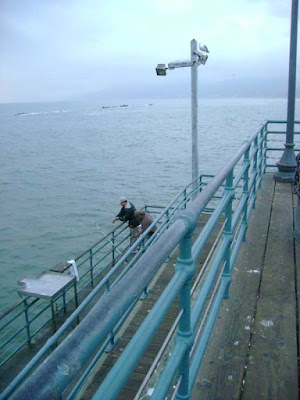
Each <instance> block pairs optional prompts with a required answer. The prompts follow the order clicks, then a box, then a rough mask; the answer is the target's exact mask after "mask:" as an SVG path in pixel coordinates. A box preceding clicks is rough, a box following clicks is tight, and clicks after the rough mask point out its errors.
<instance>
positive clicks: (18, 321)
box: [0, 175, 211, 366]
mask: <svg viewBox="0 0 300 400" xmlns="http://www.w3.org/2000/svg"><path fill="white" fill-rule="evenodd" d="M210 178H211V176H206V175H202V176H200V177H199V178H198V186H197V190H199V191H200V190H202V188H203V187H204V186H205V185H207V182H208V181H209V179H210ZM193 193H194V192H193V187H192V183H190V184H188V185H187V186H186V187H185V188H184V189H183V190H182V191H181V192H180V193H178V195H177V196H176V197H175V198H174V199H173V200H172V201H171V202H170V204H169V205H168V206H167V207H166V208H163V210H162V211H160V212H159V216H158V217H157V218H156V219H155V221H154V224H156V225H157V226H158V229H157V231H156V232H155V234H154V235H153V236H152V237H151V238H150V239H149V240H146V239H145V238H146V236H147V233H148V231H147V232H145V233H144V234H143V235H142V236H141V237H140V238H139V240H138V241H137V242H136V243H135V244H134V246H133V247H132V249H131V251H128V249H129V247H130V245H129V237H130V235H129V232H128V231H129V229H128V227H127V224H121V225H119V226H118V227H117V228H115V229H114V230H112V231H111V232H109V233H108V234H107V235H106V237H104V238H103V239H101V240H99V241H98V242H96V243H95V244H94V245H93V246H92V247H91V248H89V249H88V250H86V251H85V252H83V253H82V254H81V255H79V256H78V257H76V258H75V261H76V263H77V266H78V271H79V275H80V281H79V284H78V285H77V287H78V293H79V294H80V293H82V292H83V291H84V290H85V289H87V287H89V286H90V287H91V288H93V287H94V284H95V282H97V283H98V282H99V277H100V278H102V279H101V282H100V283H98V284H97V286H96V288H95V289H94V290H93V293H91V295H90V296H89V297H88V298H87V299H86V300H85V301H84V302H83V303H82V305H81V307H80V308H78V309H77V310H76V313H74V314H73V315H72V317H71V318H69V320H68V323H67V325H65V326H64V327H63V329H62V332H60V333H58V334H57V335H55V337H54V338H55V339H54V338H53V343H52V345H51V347H53V346H54V345H56V344H57V342H58V340H59V339H60V338H61V337H62V335H63V334H64V333H65V332H66V330H67V328H69V326H71V324H72V323H73V322H74V321H75V319H77V318H78V317H79V316H81V315H82V312H83V311H84V310H85V309H86V307H87V306H88V305H89V304H90V302H91V301H92V300H93V299H94V297H95V296H96V295H99V294H102V295H103V294H105V291H107V290H110V289H111V288H112V287H113V286H114V285H115V284H116V283H117V282H118V280H120V279H121V278H122V276H124V275H125V274H126V272H127V271H128V270H129V269H130V268H131V266H132V265H133V264H134V262H135V261H136V260H137V259H138V258H139V257H140V256H141V254H142V253H144V252H145V251H146V249H147V248H148V247H149V246H150V245H151V244H153V243H154V242H155V240H157V238H158V237H159V236H160V235H161V234H162V233H163V232H164V231H165V230H166V229H167V228H168V227H169V226H170V224H172V221H173V220H174V218H175V215H176V214H177V213H178V212H179V211H180V210H182V209H184V208H185V207H186V204H187V202H188V201H189V200H190V198H191V196H192V195H193ZM146 210H147V211H150V212H151V213H152V214H156V213H157V211H156V210H159V208H158V207H157V206H146ZM149 229H151V228H149ZM140 245H141V249H140V250H139V252H138V254H136V255H134V257H133V258H132V251H133V250H135V249H136V248H137V247H138V246H140ZM121 246H122V247H121ZM119 249H121V250H122V252H120V250H119ZM116 253H117V254H116ZM120 254H121V255H122V257H121V255H120ZM120 258H121V259H120ZM58 267H60V268H62V269H63V271H64V272H68V270H69V268H70V264H68V263H60V264H58ZM58 267H57V266H55V267H54V268H53V269H52V270H54V271H57V268H58ZM121 270H122V271H121ZM120 271H121V272H120ZM97 279H98V280H97ZM69 304H70V305H72V306H73V307H74V295H73V291H72V289H70V290H68V291H67V293H63V294H62V295H61V296H60V297H59V298H57V299H56V300H55V309H56V314H57V315H61V314H62V313H63V312H64V313H65V311H66V306H68V305H69ZM50 321H51V313H50V305H49V302H48V301H45V300H41V299H32V298H30V297H27V298H25V299H24V300H22V301H20V302H19V303H18V304H16V305H15V306H13V307H11V308H10V309H9V310H8V311H7V312H5V313H4V314H2V316H0V343H1V345H0V352H2V353H1V355H0V360H1V365H0V366H2V365H4V364H5V363H6V362H7V361H8V360H9V359H10V358H11V357H13V356H14V355H15V354H16V353H17V352H18V351H19V350H20V349H21V348H23V347H24V345H26V344H29V345H30V343H31V341H32V339H33V338H34V337H35V336H36V335H37V334H38V333H40V332H41V331H42V329H43V328H45V327H48V326H49V322H50ZM47 334H48V335H49V334H51V332H49V329H48V331H47Z"/></svg>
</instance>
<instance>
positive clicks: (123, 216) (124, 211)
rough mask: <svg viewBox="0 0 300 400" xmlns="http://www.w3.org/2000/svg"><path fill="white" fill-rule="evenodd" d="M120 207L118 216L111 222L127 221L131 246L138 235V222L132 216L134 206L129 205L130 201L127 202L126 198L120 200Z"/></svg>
mask: <svg viewBox="0 0 300 400" xmlns="http://www.w3.org/2000/svg"><path fill="white" fill-rule="evenodd" d="M120 206H122V208H121V210H120V212H119V214H118V215H116V216H115V218H114V219H113V221H112V222H113V223H115V221H122V222H126V221H128V226H129V228H130V246H132V245H133V243H134V242H135V241H136V238H137V234H138V233H139V225H140V222H139V221H138V219H137V218H136V217H135V216H134V212H135V207H134V205H133V204H132V203H130V201H128V200H127V199H126V197H121V198H120Z"/></svg>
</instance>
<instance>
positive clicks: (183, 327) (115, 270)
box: [0, 120, 300, 399]
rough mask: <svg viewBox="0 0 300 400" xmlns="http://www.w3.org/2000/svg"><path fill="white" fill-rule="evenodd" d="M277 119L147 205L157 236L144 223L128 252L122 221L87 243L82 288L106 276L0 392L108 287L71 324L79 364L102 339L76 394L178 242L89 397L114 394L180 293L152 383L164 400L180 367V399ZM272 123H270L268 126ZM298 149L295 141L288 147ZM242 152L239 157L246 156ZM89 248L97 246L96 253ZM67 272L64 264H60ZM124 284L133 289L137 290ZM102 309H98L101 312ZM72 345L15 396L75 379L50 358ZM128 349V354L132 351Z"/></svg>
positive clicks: (223, 288)
mask: <svg viewBox="0 0 300 400" xmlns="http://www.w3.org/2000/svg"><path fill="white" fill-rule="evenodd" d="M299 123H300V122H298V121H296V122H295V124H299ZM282 124H286V122H285V121H276V120H274V121H273V120H270V121H267V122H266V123H265V124H264V125H263V126H262V127H261V129H260V130H259V131H258V132H257V133H256V134H255V135H253V136H252V137H251V138H250V139H249V140H248V141H247V142H245V144H244V145H243V146H242V147H241V149H240V150H239V151H238V152H237V153H236V155H235V156H234V157H233V158H232V159H231V161H230V162H229V163H228V164H227V165H226V167H225V168H223V170H222V171H221V172H220V173H219V174H218V175H217V176H215V177H213V176H211V175H201V176H200V177H198V178H196V180H195V181H193V182H191V183H190V184H189V185H187V186H186V188H184V189H183V190H182V191H181V192H180V193H179V194H178V195H177V196H175V198H174V199H173V200H172V202H171V203H170V204H169V205H168V206H167V207H166V208H165V209H163V210H162V211H161V212H160V213H159V211H156V210H159V209H160V207H159V206H150V205H148V206H146V210H148V211H150V212H151V214H156V213H158V215H159V216H158V217H157V218H156V219H155V221H154V223H153V224H152V226H154V225H155V224H157V225H158V229H157V231H156V235H153V236H151V238H150V239H148V240H145V238H146V236H147V233H148V232H149V231H150V230H151V228H152V226H151V227H149V228H148V230H147V231H146V232H145V233H144V235H143V236H141V237H140V238H139V239H138V240H137V242H136V243H135V244H134V245H133V246H132V247H131V248H129V245H128V236H129V235H128V233H127V232H128V231H126V226H125V227H122V226H121V227H118V228H120V231H118V232H116V231H117V229H118V228H117V229H115V230H113V231H111V232H110V233H109V234H108V235H107V236H108V237H111V239H109V240H107V238H103V239H102V240H100V241H98V242H97V244H95V245H94V246H93V247H92V248H90V249H88V250H87V251H85V252H83V253H82V254H81V255H80V256H79V257H77V259H76V261H78V260H79V259H80V258H82V260H81V262H79V263H78V266H79V268H80V267H81V266H84V265H85V264H86V263H89V265H91V263H92V267H89V268H86V269H84V268H83V272H82V274H81V278H82V277H87V276H88V279H87V281H86V283H85V286H84V287H86V286H88V285H92V286H93V285H94V281H95V279H96V278H97V276H99V275H100V274H101V273H103V272H104V271H105V270H106V269H108V270H109V271H108V272H105V275H104V277H103V278H102V279H101V280H100V282H99V283H97V285H96V287H95V288H94V290H93V291H92V292H91V293H90V294H89V295H88V296H87V298H86V299H85V300H84V301H83V302H82V304H80V306H79V307H78V309H77V310H75V311H74V312H73V314H72V315H71V317H70V318H69V320H70V321H68V323H67V324H66V323H65V324H64V325H63V326H62V327H61V328H59V330H58V331H57V332H56V333H55V334H54V335H53V336H52V338H51V339H50V340H49V341H48V342H47V344H46V346H45V347H43V348H42V350H41V351H40V352H39V353H38V354H37V356H35V357H34V358H33V360H32V361H31V362H30V363H29V364H28V366H27V367H28V368H25V369H24V370H23V371H22V373H21V374H20V375H19V376H18V377H17V378H16V379H15V380H14V381H13V382H12V384H11V385H9V387H8V388H7V389H6V390H5V392H4V393H3V395H5V396H6V395H9V394H11V393H12V392H13V391H14V390H16V388H18V387H19V385H20V384H21V382H22V381H23V380H24V378H25V377H26V376H27V375H28V374H29V373H30V372H31V370H32V369H33V368H34V367H35V366H36V365H37V364H38V363H39V362H40V361H41V359H42V358H43V357H44V356H45V355H46V354H47V352H48V351H49V350H50V349H53V348H55V346H56V345H57V343H58V340H59V339H60V338H61V337H62V336H63V334H64V333H65V332H66V330H67V328H68V327H70V325H71V324H72V323H73V322H74V321H75V318H76V317H78V316H79V315H80V313H81V312H82V311H83V310H84V309H85V308H86V307H87V305H88V304H90V302H91V301H92V299H94V297H95V296H96V295H97V294H98V293H99V292H100V291H101V290H105V292H104V294H105V296H103V297H102V298H101V300H100V301H98V302H97V304H96V305H95V306H94V308H93V309H92V311H91V312H90V313H89V315H88V316H87V317H86V318H85V319H84V322H83V323H81V324H80V325H79V326H78V327H77V328H75V330H74V332H73V335H72V337H73V338H74V336H75V337H77V336H78V335H80V336H81V335H83V334H85V335H86V336H84V337H85V340H84V344H83V347H85V348H86V349H88V350H87V352H85V354H79V355H78V357H77V356H76V361H78V362H79V363H80V365H82V364H85V362H86V360H87V359H88V358H89V357H91V356H92V355H93V354H94V349H95V348H96V347H99V345H100V344H101V345H100V351H99V352H98V353H97V354H96V355H93V357H94V359H93V362H92V364H91V365H90V366H88V367H87V369H86V372H85V373H84V374H83V376H82V378H81V379H80V380H79V381H78V382H77V385H75V387H74V388H73V390H72V391H71V393H70V394H69V395H68V398H69V399H71V398H74V396H75V395H76V393H77V392H78V390H80V388H81V387H82V385H83V384H84V382H85V379H86V378H87V377H88V376H89V373H90V371H91V370H92V368H93V367H94V365H95V364H96V362H97V360H98V359H99V358H100V357H101V355H102V354H103V351H104V349H105V348H106V347H107V345H108V344H109V343H110V344H113V343H114V339H115V335H116V333H117V331H118V329H119V327H120V326H121V325H122V323H123V321H124V320H125V319H126V316H127V315H128V313H129V312H130V310H131V309H132V308H133V306H134V305H135V304H136V302H137V301H138V299H139V298H140V296H141V294H142V293H143V292H145V291H146V290H147V286H148V285H149V283H150V282H151V279H152V278H153V277H154V276H155V274H156V273H157V271H158V270H159V268H160V266H161V265H162V264H163V262H164V261H165V260H166V259H167V258H168V257H169V255H170V254H171V253H172V251H173V250H174V249H175V247H176V246H177V245H179V248H180V256H179V258H178V261H177V264H176V267H175V273H174V277H173V279H172V280H171V282H170V283H169V285H168V286H167V288H166V289H165V291H164V293H163V295H162V296H161V298H160V299H159V300H158V302H157V303H156V304H155V306H154V308H153V309H152V311H151V312H150V313H149V316H148V317H147V318H146V320H145V321H144V323H143V324H142V325H141V327H140V328H139V330H138V332H137V333H136V335H135V336H134V338H133V339H132V341H131V342H130V343H129V345H128V346H127V347H126V349H125V350H124V354H123V355H122V356H121V357H120V359H119V360H118V362H117V363H116V366H115V367H114V368H113V369H112V370H111V372H110V373H109V375H108V376H107V378H106V379H105V381H104V382H103V384H102V385H101V387H100V388H99V391H98V392H97V394H96V395H95V398H97V399H98V398H99V399H100V398H104V397H101V396H103V395H104V393H105V396H106V397H105V398H115V397H114V396H116V395H117V394H118V393H119V391H120V390H121V389H122V387H123V384H124V383H125V381H126V380H127V378H128V376H129V374H130V372H131V371H132V369H133V368H134V366H135V365H136V363H137V362H138V359H139V357H140V356H141V354H142V353H143V351H144V349H145V348H146V346H147V344H148V343H149V340H150V339H151V337H152V336H153V335H154V333H155V331H156V329H157V328H158V326H159V324H160V322H161V321H162V319H163V318H164V315H165V313H166V312H167V310H168V309H169V307H170V306H171V305H172V304H173V301H174V299H175V297H176V296H177V295H179V296H180V298H181V303H182V305H183V306H182V307H181V308H180V309H179V312H180V314H182V315H181V317H180V319H179V329H178V332H177V342H176V344H175V347H174V349H173V351H172V355H171V357H170V359H169V361H168V362H167V366H166V368H165V369H164V372H163V373H162V375H161V378H160V379H159V381H158V383H157V385H156V387H155V390H154V393H153V396H152V397H153V398H161V399H163V398H164V396H165V395H166V394H167V392H168V390H169V387H170V386H171V383H172V382H173V379H174V378H175V375H176V373H177V372H178V371H179V375H180V379H179V382H180V383H178V384H177V386H176V387H177V388H178V391H179V393H181V395H182V393H183V392H185V393H188V392H189V391H191V388H192V385H193V382H194V381H195V378H196V374H197V371H198V369H199V367H200V364H201V360H202V358H203V355H204V351H205V348H206V345H207V342H208V339H209V337H210V335H211V332H212V329H213V325H214V321H215V319H216V316H217V313H218V310H219V308H220V304H221V302H222V300H223V298H226V297H227V295H228V287H229V284H230V281H231V273H232V269H233V265H234V262H235V260H236V257H237V254H238V250H239V247H240V244H241V242H242V241H243V240H245V235H246V230H247V222H248V219H249V216H250V213H251V210H252V208H253V207H254V204H255V199H256V192H257V190H258V188H259V186H260V183H261V180H262V175H263V174H264V172H265V171H266V169H267V168H271V167H274V166H276V164H272V163H269V162H267V160H268V158H271V156H270V154H271V153H272V151H276V152H278V151H283V150H284V147H283V146H282V142H283V141H282V140H280V142H278V140H277V139H276V140H273V139H272V135H274V136H275V137H279V136H278V135H283V134H285V132H284V131H283V130H278V129H277V126H276V125H279V126H280V125H282ZM270 126H271V127H272V129H270ZM298 134H299V133H297V132H296V135H298ZM270 143H276V145H274V146H273V145H272V146H269V144H270ZM277 146H278V147H277ZM297 149H298V148H297V147H296V148H295V150H297ZM242 157H244V158H243V160H242ZM277 157H278V153H277ZM241 160H242V162H241ZM277 160H278V159H277ZM205 179H206V181H205ZM195 183H196V185H195ZM221 190H222V191H223V193H222V194H221V193H220V191H221ZM205 210H209V211H210V212H211V213H212V214H211V217H210V219H209V221H208V223H207V224H206V226H205V227H204V229H203V230H202V232H201V234H200V235H199V237H198V238H197V239H196V240H195V242H194V244H193V246H192V245H191V240H190V237H191V233H192V232H193V229H194V225H195V223H196V220H197V218H198V217H199V216H200V215H201V213H202V212H203V211H205ZM179 213H182V215H181V216H180V217H178V215H179ZM224 214H225V218H226V219H225V227H224V230H223V237H222V242H221V244H220V245H219V249H218V252H217V254H216V255H215V258H214V260H213V262H212V265H211V267H210V271H209V273H208V275H207V276H206V278H205V283H204V284H203V286H202V288H201V290H200V294H199V295H198V297H197V300H196V301H195V304H194V305H193V307H191V303H190V288H189V280H190V277H191V275H192V274H193V272H191V270H193V264H194V263H195V261H196V260H197V259H198V257H199V256H200V254H201V252H202V250H203V248H204V246H205V244H206V243H207V240H208V238H209V237H210V235H211V233H212V231H213V229H214V228H215V227H216V224H217V223H218V221H219V219H220V218H221V216H223V215H224ZM122 229H123V230H122ZM121 230H122V231H121ZM122 234H123V236H122ZM126 235H127V236H126ZM119 236H121V237H120V238H119V242H118V244H116V242H115V241H116V238H118V237H119ZM105 239H106V242H105ZM126 240H127V242H126ZM123 244H124V245H125V248H124V249H122V250H124V252H123V254H122V255H120V254H118V255H116V254H115V253H116V249H117V248H118V246H121V245H123ZM96 246H99V247H98V248H96V249H95V247H96ZM108 246H109V247H111V248H110V253H111V254H110V257H112V259H111V260H110V262H109V263H108V266H105V267H103V269H102V270H101V271H100V272H99V271H98V272H96V276H94V268H95V267H96V266H98V265H101V263H102V262H103V261H104V260H105V259H106V258H107V257H108V253H104V254H103V249H105V247H108ZM139 246H140V250H139V252H138V254H135V255H133V254H132V252H133V251H134V250H135V249H137V248H138V247H139ZM91 249H93V250H91ZM146 249H147V252H146ZM91 251H92V253H91ZM96 254H102V258H99V259H98V260H97V261H96V262H95V261H94V260H93V258H94V257H95V255H96ZM131 257H132V258H131ZM133 267H134V268H133ZM65 270H67V268H66V269H65ZM133 271H134V272H133ZM114 274H115V275H116V276H115V278H114V280H113V281H111V280H112V276H113V275H114ZM111 282H112V283H111ZM129 286H130V288H129ZM131 286H134V288H133V287H131ZM128 288H129V289H128ZM188 293H189V294H188ZM209 296H211V297H210V299H209V302H208V304H210V309H208V310H206V311H205V313H206V316H207V318H206V321H204V320H203V321H201V332H200V331H199V330H198V331H197V324H199V320H200V318H201V315H202V314H203V313H204V304H206V303H207V300H208V298H209ZM24 301H25V300H24ZM26 301H27V302H29V304H27V305H26V306H24V308H25V311H24V312H19V316H20V315H23V317H24V318H25V320H26V323H25V325H24V326H23V327H22V328H20V329H22V331H24V330H27V336H28V337H27V340H25V341H24V342H23V343H22V346H24V344H25V343H30V340H31V338H32V335H31V336H30V333H29V334H28V327H29V326H30V323H31V322H32V321H34V319H28V316H26V312H27V313H28V309H30V307H33V305H34V304H35V302H36V300H34V302H32V304H31V303H30V299H26ZM70 302H72V299H69V303H70ZM22 303H23V305H24V304H26V303H24V302H22ZM69 303H68V304H69ZM65 306H66V305H65V304H61V308H60V310H62V309H64V308H65ZM46 308H47V307H46ZM46 308H45V310H46ZM16 309H17V307H15V308H14V307H12V308H11V310H10V311H9V312H7V313H5V315H4V316H3V319H4V318H5V317H7V316H8V315H10V314H11V312H12V311H15V310H16ZM26 310H27V311H26ZM45 310H44V309H43V311H39V312H40V313H41V314H42V313H43V312H44V311H45ZM103 310H105V313H104V311H103ZM180 310H181V311H180ZM107 313H108V314H109V318H108V317H107ZM120 315H121V317H120ZM0 321H1V317H0ZM183 321H184V322H183ZM188 321H190V322H188ZM48 322H49V318H48ZM8 325H9V324H6V327H7V326H8ZM43 326H45V325H43ZM99 327H100V329H99ZM29 330H30V329H29ZM0 334H1V328H0ZM194 335H195V337H197V343H192V342H193V340H192V338H193V336H194ZM82 337H83V336H82ZM183 337H185V338H186V337H189V341H190V342H191V343H192V344H193V352H192V353H193V357H191V359H190V361H189V358H190V355H189V353H190V349H191V346H192V344H191V343H187V340H183ZM7 343H9V340H7ZM7 343H6V344H7ZM74 346H75V344H74V343H73V342H72V339H70V337H69V338H67V339H66V340H65V341H63V342H62V343H61V344H60V346H59V347H58V348H57V349H56V350H55V351H54V352H53V353H52V354H50V356H49V357H48V359H47V361H46V364H45V363H43V365H41V366H40V367H38V369H37V373H36V374H35V377H34V378H33V377H32V376H29V378H27V381H26V382H25V384H24V387H22V388H21V389H20V390H21V391H20V392H18V395H17V397H16V398H21V397H20V396H21V394H22V395H25V394H26V393H27V391H28V387H29V385H31V387H32V385H34V387H36V388H37V389H38V390H39V394H40V398H47V397H45V396H50V397H51V396H61V395H62V393H63V392H64V391H65V390H66V389H67V388H68V386H69V385H72V380H73V379H74V378H75V376H76V375H77V373H78V370H76V368H75V369H74V371H72V373H70V374H69V375H68V376H67V377H65V376H62V374H61V373H60V372H59V371H58V372H57V371H54V369H53V368H54V363H56V365H57V363H59V361H60V360H65V363H66V365H70V363H71V359H70V356H68V355H67V353H68V351H70V352H71V353H72V352H73V351H75V352H76V346H75V347H74ZM4 347H5V346H4ZM16 351H18V350H16ZM16 351H15V352H16ZM132 352H133V353H134V355H133V356H132ZM129 354H131V357H130V361H128V355H129ZM54 360H55V361H54ZM125 365H126V368H125ZM183 365H184V366H185V368H187V369H188V370H189V371H190V372H189V381H190V383H189V384H187V380H188V378H187V374H186V373H182V368H183ZM189 365H190V367H189ZM42 374H47V379H46V386H45V388H44V389H43V390H41V389H40V388H38V387H37V386H35V385H36V383H37V382H38V378H37V377H38V376H42ZM116 377H117V379H116ZM112 382H114V384H112ZM187 387H188V389H187ZM54 388H55V389H54ZM54 391H55V393H54ZM2 398H5V397H1V399H2ZM24 398H26V397H24Z"/></svg>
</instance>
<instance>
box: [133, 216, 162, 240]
mask: <svg viewBox="0 0 300 400" xmlns="http://www.w3.org/2000/svg"><path fill="white" fill-rule="evenodd" d="M134 215H135V217H136V219H137V220H138V221H139V222H140V224H141V232H140V234H142V233H144V232H145V230H146V229H147V228H149V226H150V225H151V224H152V222H153V218H152V217H151V215H150V214H148V213H146V212H145V211H142V210H140V211H135V213H134ZM156 229H157V228H156V225H154V226H153V228H152V229H151V231H150V232H148V235H149V236H151V235H153V233H154V232H155V231H156Z"/></svg>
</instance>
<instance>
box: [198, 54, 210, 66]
mask: <svg viewBox="0 0 300 400" xmlns="http://www.w3.org/2000/svg"><path fill="white" fill-rule="evenodd" d="M207 59H208V55H207V54H201V56H200V57H199V61H198V62H199V64H202V65H205V63H206V61H207Z"/></svg>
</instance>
